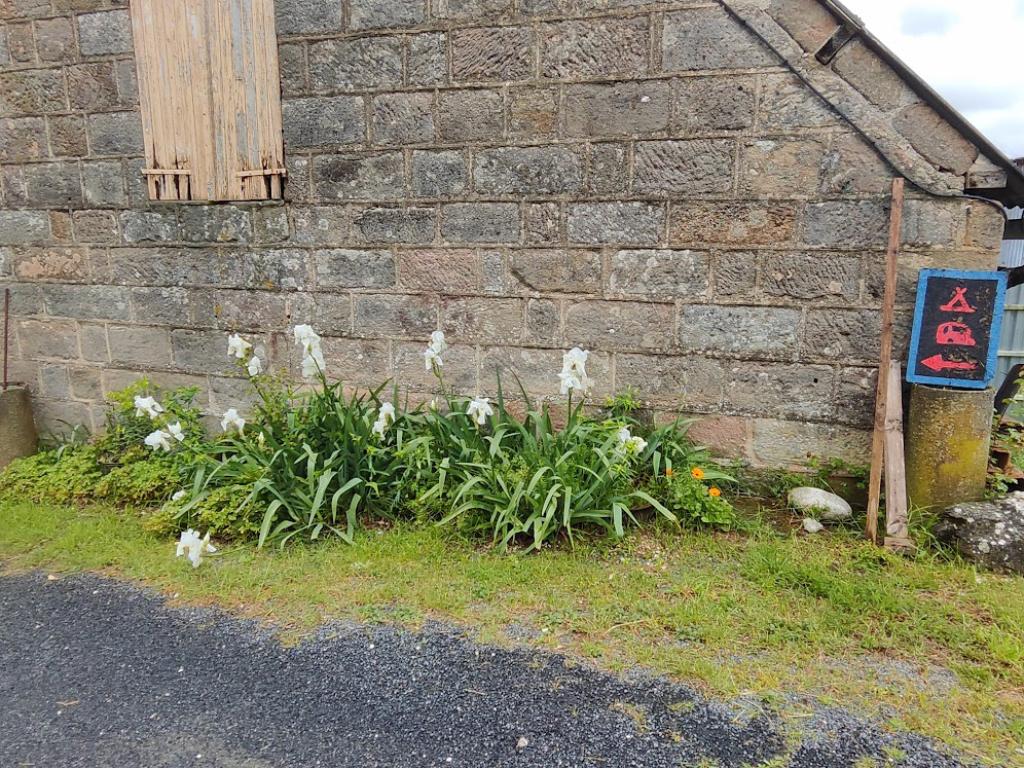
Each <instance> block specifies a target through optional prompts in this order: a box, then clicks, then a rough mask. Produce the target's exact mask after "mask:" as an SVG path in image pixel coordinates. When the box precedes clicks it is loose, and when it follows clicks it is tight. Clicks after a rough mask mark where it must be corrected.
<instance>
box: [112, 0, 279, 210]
mask: <svg viewBox="0 0 1024 768" xmlns="http://www.w3.org/2000/svg"><path fill="white" fill-rule="evenodd" d="M131 13H132V27H133V30H134V34H135V56H136V61H137V66H138V70H139V96H140V103H141V109H142V126H143V133H144V135H145V141H146V165H147V167H146V169H145V170H144V173H145V174H146V176H147V179H148V184H149V196H150V198H151V199H154V200H266V199H276V198H280V197H281V192H282V179H283V176H284V173H285V171H284V149H283V144H282V138H281V90H280V88H281V86H280V77H279V74H278V61H277V37H276V33H275V29H274V9H273V0H133V2H132V3H131Z"/></svg>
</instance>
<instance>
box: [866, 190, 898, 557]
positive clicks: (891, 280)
mask: <svg viewBox="0 0 1024 768" xmlns="http://www.w3.org/2000/svg"><path fill="white" fill-rule="evenodd" d="M904 185H905V182H904V180H903V179H902V178H899V177H897V178H895V179H893V180H892V206H891V210H890V213H889V246H888V250H887V252H886V258H885V291H884V293H883V296H882V349H881V354H880V356H879V365H878V385H877V387H876V389H875V430H874V434H873V435H872V439H871V475H870V477H869V479H868V514H867V530H866V532H867V536H868V538H869V539H871V540H872V541H874V542H877V541H878V504H879V497H880V495H881V482H882V459H883V455H884V451H885V444H884V434H885V417H886V399H887V395H888V389H889V386H888V378H889V368H890V363H891V362H892V332H893V314H894V311H895V310H894V308H895V304H896V279H897V256H898V254H899V248H900V235H901V233H902V230H903V197H904Z"/></svg>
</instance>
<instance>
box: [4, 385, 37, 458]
mask: <svg viewBox="0 0 1024 768" xmlns="http://www.w3.org/2000/svg"><path fill="white" fill-rule="evenodd" d="M36 443H37V440H36V426H35V423H34V422H33V420H32V401H31V399H30V398H29V394H28V390H27V389H23V388H22V387H10V388H9V389H6V390H0V468H3V467H6V466H7V465H8V464H10V463H11V462H12V461H14V460H15V459H17V458H19V457H21V456H31V455H32V454H33V453H35V452H36V447H37V446H36Z"/></svg>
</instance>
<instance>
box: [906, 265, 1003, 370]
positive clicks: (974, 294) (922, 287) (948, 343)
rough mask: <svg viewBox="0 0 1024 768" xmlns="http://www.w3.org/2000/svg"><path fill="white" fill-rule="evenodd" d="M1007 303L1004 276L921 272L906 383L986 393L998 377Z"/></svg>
mask: <svg viewBox="0 0 1024 768" xmlns="http://www.w3.org/2000/svg"><path fill="white" fill-rule="evenodd" d="M1005 302H1006V275H1005V274H1004V273H1002V272H961V271H958V270H954V269H922V270H921V274H920V277H919V280H918V284H917V308H916V309H915V311H914V333H913V335H912V336H911V338H910V360H909V361H908V362H907V381H909V382H911V383H912V384H935V385H938V386H942V387H955V388H958V389H985V388H986V387H987V386H988V385H989V383H990V382H991V381H992V379H993V378H994V377H995V375H996V364H997V362H998V355H999V330H1000V327H1001V326H1002V323H1003V306H1004V304H1005Z"/></svg>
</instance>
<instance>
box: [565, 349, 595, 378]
mask: <svg viewBox="0 0 1024 768" xmlns="http://www.w3.org/2000/svg"><path fill="white" fill-rule="evenodd" d="M589 356H590V353H589V352H587V351H586V350H585V349H580V348H579V347H573V348H572V349H570V350H569V351H568V352H566V353H565V354H564V355H562V368H563V370H564V369H570V370H573V371H578V372H581V373H582V372H584V370H585V368H586V365H587V358H588V357H589Z"/></svg>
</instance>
